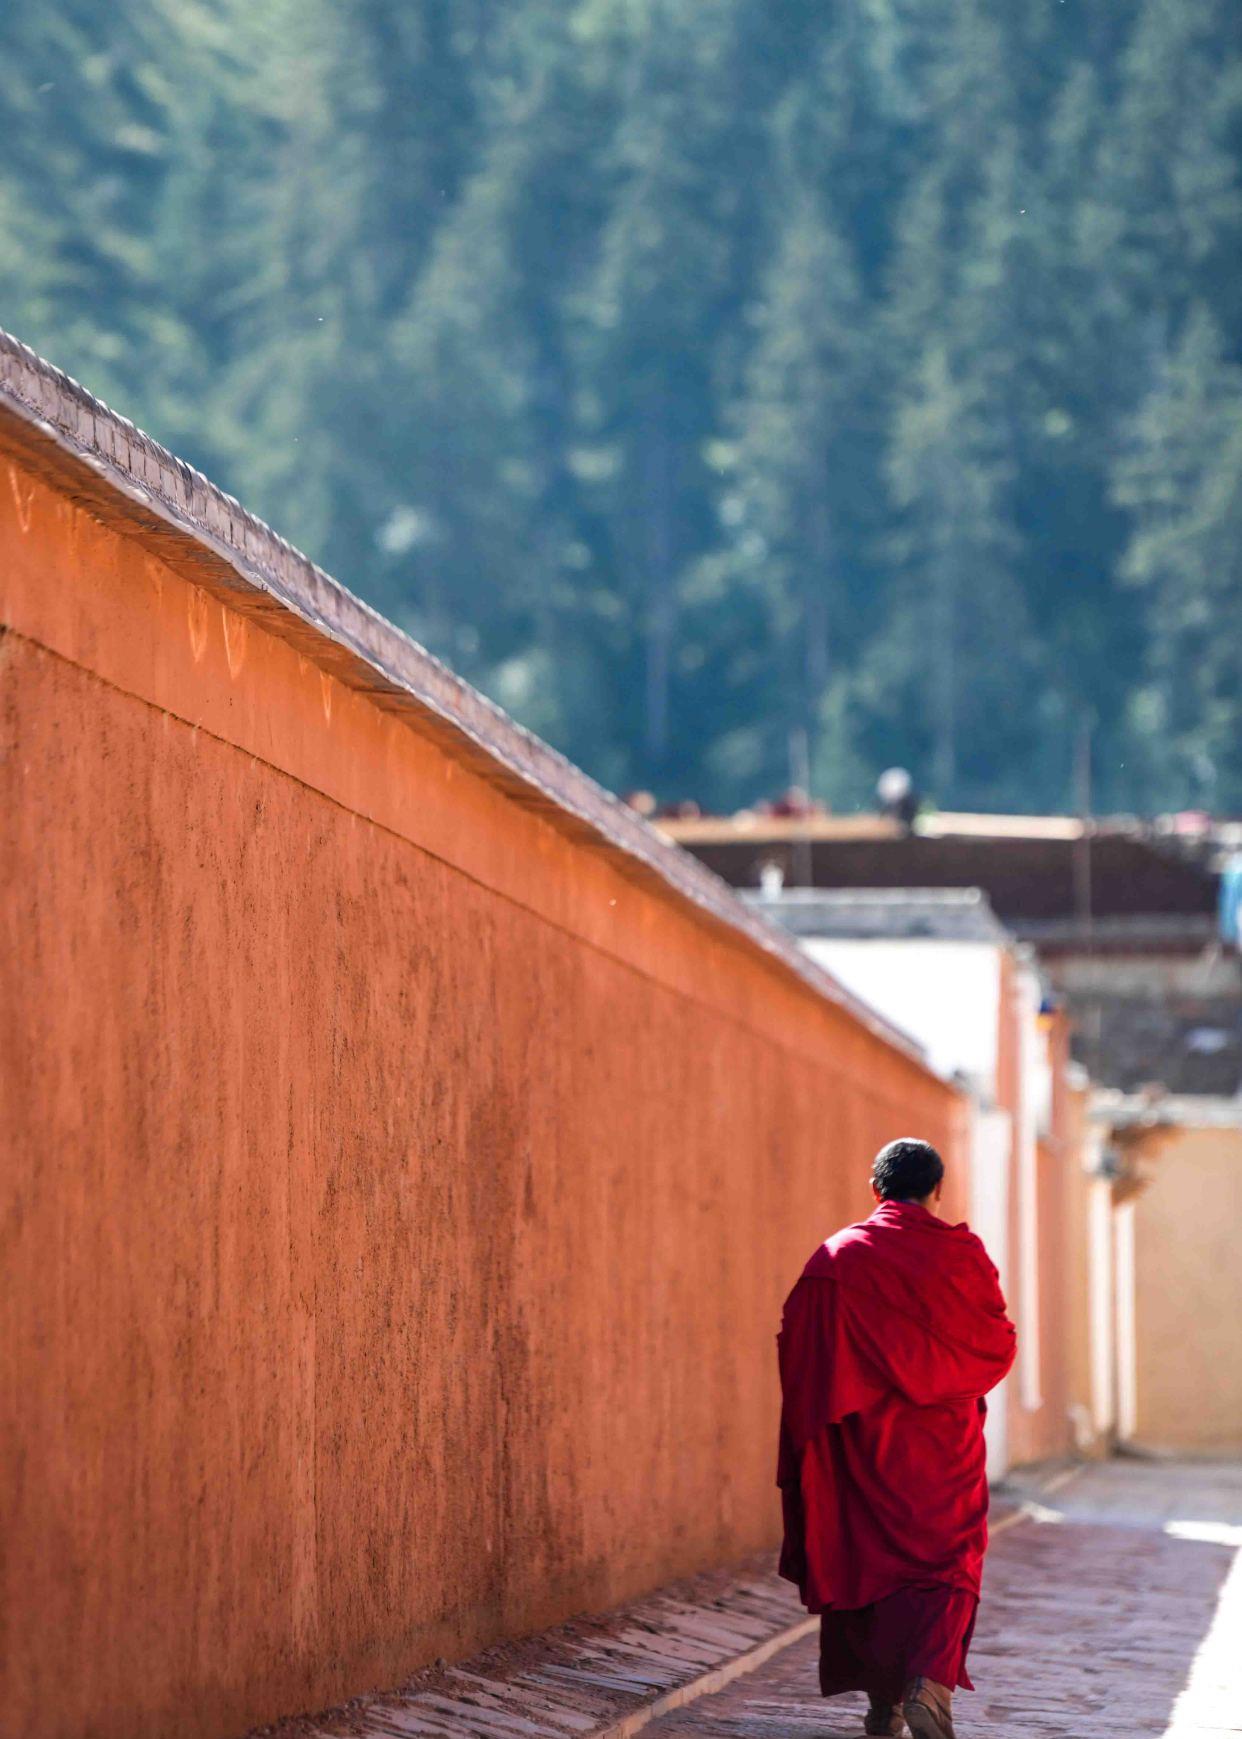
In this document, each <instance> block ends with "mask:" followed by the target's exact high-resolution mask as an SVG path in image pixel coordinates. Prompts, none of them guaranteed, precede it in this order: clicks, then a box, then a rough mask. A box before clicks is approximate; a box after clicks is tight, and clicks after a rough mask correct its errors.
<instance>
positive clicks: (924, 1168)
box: [777, 1138, 1014, 1739]
mask: <svg viewBox="0 0 1242 1739" xmlns="http://www.w3.org/2000/svg"><path fill="white" fill-rule="evenodd" d="M943 1180H944V1165H943V1163H942V1161H941V1159H940V1155H939V1154H938V1153H937V1152H936V1150H935V1148H934V1147H931V1146H929V1145H928V1143H927V1142H925V1141H916V1140H913V1139H909V1138H907V1139H903V1140H900V1141H891V1142H889V1144H888V1146H887V1147H884V1148H882V1149H881V1150H880V1152H879V1153H878V1154H877V1155H876V1157H875V1161H874V1163H873V1166H872V1171H871V1187H872V1193H873V1194H874V1196H875V1199H876V1208H875V1212H874V1213H873V1214H872V1215H871V1217H870V1219H867V1220H863V1221H862V1222H861V1223H860V1224H859V1225H856V1226H847V1227H846V1228H845V1230H844V1231H842V1232H838V1233H837V1234H836V1235H835V1237H832V1238H829V1239H828V1241H827V1243H825V1244H821V1245H820V1247H819V1249H818V1250H817V1251H816V1252H815V1254H814V1255H813V1256H812V1257H811V1259H810V1261H809V1262H808V1263H807V1265H806V1267H805V1269H804V1270H803V1273H802V1278H801V1279H800V1280H799V1281H798V1284H797V1285H796V1286H795V1287H794V1289H793V1291H792V1292H791V1293H790V1295H789V1297H788V1299H787V1300H786V1302H785V1315H784V1321H783V1324H782V1327H781V1332H780V1336H779V1339H778V1345H779V1349H780V1367H781V1388H782V1391H783V1395H784V1406H783V1408H782V1413H781V1442H780V1463H779V1468H778V1472H777V1479H778V1482H779V1484H780V1487H781V1496H782V1501H783V1505H784V1512H785V1544H784V1549H783V1550H782V1553H781V1566H780V1567H781V1574H782V1575H783V1576H786V1577H788V1578H789V1580H790V1581H791V1582H796V1583H797V1584H798V1587H799V1589H800V1590H801V1594H802V1599H803V1603H804V1604H805V1605H806V1606H807V1607H808V1609H809V1610H810V1611H811V1612H818V1613H820V1614H821V1618H820V1688H821V1689H822V1691H823V1693H824V1695H825V1696H826V1697H832V1696H836V1695H837V1694H838V1693H840V1692H842V1691H866V1692H867V1693H868V1695H869V1697H870V1699H871V1707H870V1710H869V1712H868V1714H867V1718H866V1722H865V1727H866V1731H867V1732H868V1733H877V1734H893V1735H897V1734H900V1733H901V1732H902V1717H903V1715H904V1717H905V1722H906V1725H908V1727H909V1728H910V1731H911V1733H913V1734H914V1735H915V1739H953V1721H952V1699H953V1692H954V1690H955V1689H956V1688H957V1687H958V1686H963V1687H964V1688H965V1689H967V1690H972V1689H973V1688H974V1687H973V1686H972V1685H971V1682H970V1678H969V1676H968V1675H967V1672H966V1654H967V1650H968V1649H969V1647H970V1639H971V1634H972V1632H973V1630H974V1624H975V1612H976V1609H977V1607H978V1604H979V1580H980V1574H981V1572H982V1569H983V1554H984V1551H985V1550H986V1547H987V1510H988V1484H987V1473H986V1466H985V1450H984V1441H983V1420H984V1416H985V1413H986V1410H987V1409H986V1405H985V1403H984V1400H983V1397H984V1395H985V1394H986V1393H987V1392H988V1390H989V1389H992V1388H994V1387H995V1385H996V1384H997V1383H999V1382H1000V1380H1001V1378H1002V1377H1003V1376H1004V1375H1005V1373H1006V1372H1007V1371H1008V1369H1009V1367H1010V1365H1011V1364H1012V1363H1013V1357H1014V1330H1013V1324H1012V1323H1011V1322H1010V1321H1009V1318H1008V1317H1007V1315H1006V1314H1005V1301H1004V1299H1003V1298H1002V1296H1001V1289H1000V1282H999V1279H998V1277H997V1273H996V1270H995V1268H994V1267H993V1266H992V1263H991V1262H990V1261H989V1259H988V1255H987V1252H986V1250H985V1249H984V1247H983V1245H982V1244H981V1243H980V1241H979V1239H978V1238H977V1237H976V1236H975V1234H974V1233H973V1232H972V1231H970V1230H969V1228H968V1227H967V1226H965V1225H964V1224H963V1225H957V1226H951V1225H949V1224H948V1222H947V1221H945V1220H941V1219H938V1218H937V1216H936V1214H935V1211H934V1210H935V1208H936V1207H937V1206H938V1205H939V1201H940V1191H941V1185H942V1183H943Z"/></svg>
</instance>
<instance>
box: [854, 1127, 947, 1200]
mask: <svg viewBox="0 0 1242 1739" xmlns="http://www.w3.org/2000/svg"><path fill="white" fill-rule="evenodd" d="M943 1176H944V1161H943V1160H942V1159H941V1157H940V1155H939V1154H938V1153H937V1152H936V1150H935V1148H934V1147H933V1146H932V1144H931V1142H930V1141H919V1140H917V1139H916V1138H915V1137H914V1136H913V1135H903V1136H901V1137H900V1139H899V1140H897V1141H890V1142H889V1144H888V1146H887V1147H882V1148H881V1149H880V1151H879V1152H878V1153H877V1154H876V1156H875V1158H874V1159H873V1160H872V1162H871V1181H872V1183H873V1184H874V1185H875V1187H876V1189H877V1190H878V1191H879V1193H880V1195H881V1196H883V1198H884V1200H885V1201H886V1202H921V1201H922V1200H923V1198H924V1197H925V1196H929V1195H930V1194H931V1193H932V1191H933V1190H934V1189H935V1187H936V1185H937V1184H938V1183H939V1182H940V1180H941V1178H942V1177H943Z"/></svg>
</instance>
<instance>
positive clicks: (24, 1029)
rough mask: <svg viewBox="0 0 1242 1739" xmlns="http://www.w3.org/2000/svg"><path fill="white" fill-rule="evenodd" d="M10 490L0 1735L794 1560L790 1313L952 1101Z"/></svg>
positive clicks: (934, 1135)
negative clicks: (781, 1505)
mask: <svg viewBox="0 0 1242 1739" xmlns="http://www.w3.org/2000/svg"><path fill="white" fill-rule="evenodd" d="M0 469H2V470H3V475H0V604H2V609H3V622H4V625H5V628H6V632H5V634H4V636H3V639H0V679H2V687H0V694H2V717H3V737H4V747H5V757H4V763H3V766H4V773H3V795H2V801H3V805H4V813H5V816H6V822H7V825H6V829H5V843H4V847H3V853H4V867H3V874H4V886H5V898H4V901H3V905H2V921H3V936H2V938H0V941H2V947H0V975H2V978H0V1020H2V1021H3V1031H2V1033H0V1068H2V1069H3V1092H4V1107H5V1112H4V1115H5V1122H6V1163H5V1167H4V1172H3V1178H2V1180H0V1202H2V1218H0V1225H2V1226H3V1260H2V1262H0V1392H2V1393H3V1395H4V1396H5V1410H6V1413H7V1414H8V1417H7V1419H6V1422H5V1428H4V1432H3V1439H2V1443H0V1478H2V1502H3V1516H2V1517H0V1525H2V1527H3V1534H4V1539H5V1551H4V1555H3V1568H2V1572H0V1574H2V1576H3V1585H2V1589H0V1615H2V1616H0V1623H2V1626H3V1628H2V1631H0V1661H2V1663H3V1664H2V1666H0V1707H3V1709H4V1711H5V1722H6V1724H7V1723H11V1724H12V1730H13V1731H14V1732H22V1733H26V1732H29V1733H35V1732H37V1733H38V1734H39V1735H40V1736H41V1739H56V1736H58V1735H65V1736H69V1735H72V1736H73V1739H82V1736H84V1735H100V1736H109V1739H111V1736H116V1739H120V1736H121V1735H124V1739H141V1736H144V1735H151V1736H155V1735H159V1736H161V1739H163V1736H166V1735H167V1734H168V1733H169V1732H171V1731H173V1730H174V1728H175V1730H176V1731H177V1732H178V1734H181V1735H186V1736H187V1739H188V1736H190V1735H191V1734H200V1735H226V1734H230V1733H236V1732H238V1731H240V1730H242V1729H244V1728H246V1727H247V1726H248V1725H250V1724H252V1723H257V1722H259V1721H260V1720H264V1719H268V1718H271V1717H274V1716H276V1715H278V1714H281V1713H285V1712H290V1711H295V1710H298V1709H303V1708H308V1707H314V1706H316V1705H322V1704H324V1703H326V1702H329V1701H331V1700H334V1699H337V1698H339V1697H341V1696H343V1695H345V1694H347V1693H350V1692H353V1691H356V1690H359V1689H361V1688H363V1687H366V1686H369V1685H373V1684H377V1683H383V1682H394V1681H396V1680H397V1679H399V1678H400V1677H401V1675H402V1674H403V1673H404V1672H405V1671H407V1670H408V1669H410V1668H412V1667H413V1666H415V1665H417V1664H419V1663H420V1662H423V1661H425V1660H427V1659H429V1658H432V1657H434V1656H435V1655H437V1654H446V1655H453V1654H457V1653H460V1652H464V1651H467V1650H470V1649H472V1648H474V1647H476V1646H478V1645H480V1644H481V1643H483V1642H485V1641H486V1640H489V1639H492V1638H494V1637H497V1636H499V1635H503V1634H506V1633H513V1632H519V1631H524V1630H529V1629H531V1628H534V1627H537V1626H541V1625H544V1624H546V1623H548V1622H551V1621H554V1620H555V1619H557V1618H558V1617H560V1616H562V1615H565V1614H567V1613H569V1612H571V1611H575V1610H582V1609H585V1608H599V1607H604V1606H607V1605H608V1604H610V1603H613V1602H615V1601H617V1600H620V1599H622V1598H623V1597H625V1596H627V1595H629V1594H631V1593H632V1592H634V1591H636V1590H638V1589H641V1588H644V1587H648V1586H651V1585H654V1584H656V1583H658V1582H660V1581H661V1580H663V1579H666V1578H668V1577H671V1576H674V1575H677V1574H679V1573H682V1572H685V1571H688V1570H690V1569H692V1568H694V1567H696V1566H699V1565H703V1564H706V1563H711V1562H719V1561H723V1560H727V1559H729V1558H730V1557H732V1556H736V1555H739V1554H741V1553H743V1552H745V1551H748V1550H750V1549H752V1548H754V1547H757V1546H760V1545H762V1544H764V1543H765V1542H770V1541H772V1540H773V1538H774V1534H775V1530H776V1527H777V1521H778V1517H777V1505H776V1501H775V1492H774V1489H773V1485H772V1479H773V1471H774V1449H775V1404H776V1386H775V1368H774V1342H773V1336H774V1333H775V1329H776V1326H777V1318H778V1313H779V1306H780V1301H781V1298H782V1296H783V1294H784V1292H785V1290H786V1289H787V1288H788V1286H789V1285H790V1284H791V1282H792V1280H793V1278H794V1277H795V1275H796V1273H797V1270H798V1268H799V1267H800V1265H801V1263H802V1261H803V1260H804V1259H805V1257H806V1255H807V1254H808V1253H809V1251H810V1249H811V1248H812V1247H813V1245H814V1244H815V1242H816V1241H817V1240H818V1239H819V1238H820V1237H822V1236H823V1235H824V1234H825V1232H826V1231H828V1230H829V1229H831V1228H832V1227H833V1226H835V1225H836V1224H838V1223H840V1222H841V1221H843V1220H845V1219H847V1218H850V1217H852V1216H853V1215H854V1214H855V1213H857V1212H860V1211H863V1210H864V1209H865V1206H866V1189H865V1166H866V1162H867V1160H868V1159H869V1157H870V1154H871V1153H872V1152H873V1151H874V1149H875V1147H876V1146H877V1145H879V1143H880V1142H881V1141H882V1140H884V1139H886V1138H888V1137H889V1136H891V1135H892V1134H894V1133H896V1132H900V1131H905V1130H907V1129H909V1128H911V1127H916V1128H918V1129H920V1130H921V1131H923V1132H925V1133H926V1134H927V1135H928V1136H929V1137H930V1138H931V1139H933V1140H937V1141H939V1142H942V1143H943V1144H944V1146H945V1148H946V1149H947V1150H948V1152H949V1154H950V1155H951V1156H954V1157H957V1156H959V1155H960V1146H959V1143H960V1139H961V1128H962V1118H961V1109H960V1104H959V1102H958V1101H957V1100H956V1098H955V1097H954V1095H953V1094H951V1093H950V1091H949V1090H948V1089H947V1088H945V1087H944V1086H942V1085H941V1084H939V1083H937V1082H936V1081H934V1080H933V1079H932V1078H931V1077H930V1076H928V1075H927V1074H926V1073H924V1072H923V1071H922V1070H921V1069H919V1068H918V1067H917V1065H915V1064H914V1063H912V1062H911V1061H910V1060H909V1059H908V1058H906V1057H905V1056H904V1055H903V1054H902V1053H901V1052H900V1051H897V1050H894V1049H891V1048H889V1047H888V1046H886V1045H885V1043H884V1042H883V1041H882V1040H881V1039H880V1038H878V1037H876V1036H875V1035H874V1034H872V1033H869V1032H868V1031H866V1030H865V1029H864V1028H863V1027H862V1026H861V1025H859V1024H858V1022H857V1021H855V1020H854V1019H853V1018H852V1017H851V1016H850V1015H849V1014H847V1013H845V1012H843V1011H842V1010H840V1009H838V1008H834V1007H833V1006H832V1005H831V1004H830V1003H828V1002H826V1001H824V1000H823V999H821V998H817V997H816V996H815V995H813V994H812V993H811V992H810V991H809V990H807V989H805V988H804V987H802V986H800V985H799V984H798V983H797V982H796V981H794V980H792V979H791V978H788V977H785V976H782V974H781V972H780V971H778V970H777V969H776V968H773V967H770V966H768V965H766V964H765V963H764V962H763V961H762V960H761V959H760V958H758V957H757V956H755V955H753V954H750V953H747V952H746V951H745V950H743V949H741V948H739V947H738V946H736V945H734V944H733V943H731V942H730V940H729V938H728V937H727V935H725V934H723V933H715V932H713V931H712V930H711V929H709V928H707V927H705V925H704V924H703V923H701V922H699V921H697V920H696V919H694V918H693V917H692V916H691V915H690V914H689V912H688V910H686V909H683V908H681V907H679V906H678V905H677V903H676V902H675V901H673V900H662V899H661V898H660V897H658V895H657V894H656V893H653V892H652V891H651V890H649V889H644V888H642V887H639V886H636V885H635V884H634V883H633V882H632V881H630V880H628V879H626V878H625V877H624V876H623V875H622V874H621V873H619V871H618V869H617V868H616V867H614V866H613V865H612V864H611V863H609V862H608V861H606V860H605V859H604V858H602V857H601V856H600V855H598V854H597V853H594V852H592V851H591V850H590V849H588V848H587V847H586V846H584V845H575V844H573V843H571V842H570V841H569V840H568V839H567V838H565V837H564V836H563V835H562V834H561V833H559V832H558V831H557V830H556V829H555V828H553V827H552V826H551V825H550V824H549V823H548V822H547V821H545V820H541V819H540V818H539V817H538V816H537V815H535V814H533V813H531V812H530V811H529V810H526V809H522V808H519V807H518V806H517V805H516V804H515V803H514V802H513V801H512V800H511V799H509V798H507V797H505V796H504V795H503V794H502V793H501V792H499V791H498V790H496V789H494V788H492V787H491V786H490V785H489V784H488V783H487V781H486V780H485V779H483V778H481V777H480V776H479V775H478V774H477V773H475V772H472V771H469V770H467V769H466V768H465V767H463V766H462V765H461V764H460V763H458V762H455V761H454V760H452V759H451V758H450V757H449V756H448V755H447V754H446V753H445V752H444V751H443V750H442V749H441V748H438V747H436V746H435V745H434V744H432V743H431V742H429V741H426V740H424V739H422V738H420V737H419V735H418V734H417V733H416V732H415V731H413V730H411V729H410V728H409V726H408V724H406V723H405V722H402V721H400V720H398V719H396V718H394V717H392V716H391V715H389V714H388V713H386V712H384V711H383V710H381V708H380V707H379V706H378V705H376V704H375V703H374V702H373V701H371V700H369V699H366V698H365V697H362V696H359V695H357V694H355V693H354V692H352V691H351V690H349V689H347V688H345V687H344V686H342V685H341V684H340V683H339V682H338V681H337V680H336V679H335V678H332V677H329V676H326V675H324V674H323V673H322V672H321V671H320V670H319V669H318V668H316V666H315V665H314V664H313V663H311V662H309V661H308V660H307V659H305V658H302V657H299V656H298V654H297V653H296V652H294V651H293V650H292V649H291V648H290V647H289V646H287V645H286V644H284V643H283V642H282V641H279V640H277V639H275V638H273V637H271V636H269V635H268V634H266V633H265V632H264V631H263V630H262V629H261V628H260V627H258V626H257V625H256V623H255V622H254V621H253V620H247V619H246V618H245V617H243V616H242V615H240V614H237V613H235V612H233V611H231V610H229V609H228V608H226V607H224V606H222V605H221V604H220V603H219V602H217V601H216V600H214V599H213V598H212V597H210V596H209V595H208V594H207V593H206V592H205V591H202V590H200V589H198V588H197V587H196V586H194V585H193V584H191V583H189V582H188V581H187V580H186V579H185V578H183V577H181V576H180V575H178V574H177V573H175V572H173V571H172V570H171V569H170V568H168V567H166V566H164V565H163V564H162V563H161V562H160V561H158V560H156V559H154V558H153V557H151V556H150V555H147V554H144V553H142V551H141V550H140V549H139V548H138V547H137V546H136V545H135V544H134V543H133V542H132V541H131V540H129V539H128V538H127V537H125V536H123V535H120V534H119V533H118V532H117V530H115V529H111V528H105V527H104V526H103V525H101V524H99V523H98V522H97V521H96V520H94V519H92V518H90V517H89V516H88V515H87V514H85V513H84V512H82V511H81V510H80V509H79V508H76V507H74V506H73V505H71V504H70V503H69V502H68V501H67V500H65V499H63V498H62V497H61V496H59V495H58V493H57V491H56V490H55V489H54V488H52V487H50V486H49V485H48V484H46V483H45V482H42V481H40V480H38V479H36V478H35V477H34V476H33V475H30V474H27V473H26V472H24V471H23V470H22V468H21V467H20V465H17V464H10V463H8V462H7V461H6V462H5V464H4V466H3V467H2V468H0ZM173 1710H176V1717H175V1720H174V1718H173V1715H172V1711H173ZM189 1711H193V1716H192V1720H193V1726H191V1725H190V1724H189V1722H190V1719H191V1717H190V1715H189V1713H188V1712H189Z"/></svg>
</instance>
